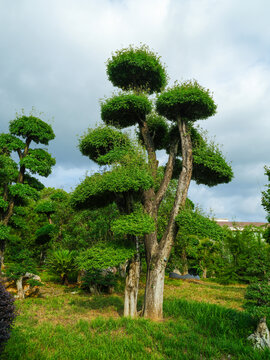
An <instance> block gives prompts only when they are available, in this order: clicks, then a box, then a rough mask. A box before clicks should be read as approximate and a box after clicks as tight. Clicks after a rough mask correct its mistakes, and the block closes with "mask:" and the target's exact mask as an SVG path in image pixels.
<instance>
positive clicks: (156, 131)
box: [138, 113, 179, 150]
mask: <svg viewBox="0 0 270 360" xmlns="http://www.w3.org/2000/svg"><path fill="white" fill-rule="evenodd" d="M146 123H147V126H148V129H149V132H150V135H151V138H152V140H153V144H154V147H155V149H156V150H161V149H165V148H166V146H168V142H170V141H169V140H168V131H169V130H168V128H169V126H168V124H167V121H166V119H165V118H164V117H163V116H160V115H157V114H155V113H150V114H149V115H148V116H147V117H146ZM138 137H139V141H141V142H143V137H142V134H141V133H140V132H138ZM178 138H179V134H178Z"/></svg>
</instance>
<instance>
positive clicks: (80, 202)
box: [71, 162, 153, 208]
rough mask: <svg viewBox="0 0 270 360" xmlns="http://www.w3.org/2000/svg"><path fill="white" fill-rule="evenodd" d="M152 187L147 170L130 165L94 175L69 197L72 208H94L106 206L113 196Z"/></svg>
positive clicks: (112, 199)
mask: <svg viewBox="0 0 270 360" xmlns="http://www.w3.org/2000/svg"><path fill="white" fill-rule="evenodd" d="M151 186H153V178H152V176H151V175H150V174H149V172H148V170H147V168H144V167H140V166H136V164H134V163H132V162H131V163H130V164H128V165H127V166H116V167H115V168H114V169H113V170H112V171H108V172H105V173H103V174H99V173H96V174H94V175H92V176H90V177H87V178H86V179H85V180H84V181H83V182H82V183H81V184H80V185H78V186H77V187H76V189H75V191H74V192H73V194H72V197H71V205H72V206H73V207H74V208H87V207H90V208H95V207H100V206H105V205H108V204H109V203H111V202H113V201H114V200H115V195H116V194H120V193H123V192H132V193H136V192H139V191H141V190H147V189H149V188H150V187H151Z"/></svg>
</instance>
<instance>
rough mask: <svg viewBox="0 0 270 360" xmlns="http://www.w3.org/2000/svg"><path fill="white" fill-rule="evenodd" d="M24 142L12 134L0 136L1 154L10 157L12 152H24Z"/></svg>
mask: <svg viewBox="0 0 270 360" xmlns="http://www.w3.org/2000/svg"><path fill="white" fill-rule="evenodd" d="M24 146H25V145H24V143H23V141H22V140H20V139H18V138H16V136H13V135H10V134H0V154H1V153H2V154H6V155H9V154H10V153H11V152H12V151H17V150H22V149H23V148H24Z"/></svg>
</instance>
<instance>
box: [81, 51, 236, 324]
mask: <svg viewBox="0 0 270 360" xmlns="http://www.w3.org/2000/svg"><path fill="white" fill-rule="evenodd" d="M107 73H108V76H109V79H110V80H111V81H112V83H113V85H115V86H117V87H119V88H120V89H122V90H123V92H122V93H119V94H117V95H114V96H113V97H112V98H108V99H105V100H103V102H102V103H101V118H102V120H103V121H104V122H105V124H107V125H108V126H114V127H116V128H118V129H120V130H122V129H124V128H126V127H129V126H132V125H135V126H136V127H137V132H138V134H139V139H141V143H142V145H143V147H144V148H145V150H146V152H147V157H148V174H149V173H150V179H151V180H150V179H149V181H147V186H141V187H140V191H139V192H138V191H137V193H136V196H137V199H139V200H140V202H141V203H142V206H143V213H145V214H147V215H148V216H150V217H151V218H152V220H153V222H154V223H155V230H154V231H152V232H151V233H145V235H144V245H145V254H146V262H147V278H146V288H145V299H144V308H143V314H144V316H145V317H149V318H153V319H159V318H161V317H162V305H163V288H164V276H165V268H166V264H167V260H168V258H169V255H170V252H171V249H172V246H173V243H174V238H175V235H176V232H177V227H176V223H175V218H176V216H177V214H178V212H179V208H180V207H183V206H184V205H185V202H186V197H187V191H188V187H189V184H190V180H191V177H192V168H193V161H194V163H195V164H197V171H196V174H195V173H194V177H195V175H196V180H197V181H198V182H199V183H204V184H209V185H210V186H214V185H217V184H219V183H222V182H229V181H230V180H231V178H232V170H231V167H230V166H229V165H228V164H227V163H226V162H225V160H224V158H223V157H222V154H221V153H220V152H217V151H216V148H215V147H214V146H211V145H209V144H207V143H206V142H205V141H204V139H203V137H202V136H201V135H200V134H199V132H198V131H197V130H196V129H195V128H194V122H195V121H196V120H199V119H206V118H208V117H209V116H212V115H214V114H215V112H216V105H215V103H214V101H213V99H212V96H211V94H210V92H209V90H206V89H204V88H203V87H201V86H200V85H199V84H198V83H197V82H196V81H187V82H184V83H182V84H177V85H175V86H174V87H173V88H171V89H168V90H167V91H165V92H163V93H161V94H160V95H159V96H158V98H157V101H156V108H155V111H156V113H158V116H157V115H156V113H155V112H153V111H154V109H153V102H152V101H150V99H149V98H148V95H149V94H153V93H160V92H161V91H163V90H164V88H165V86H166V84H167V74H166V71H165V68H164V66H163V65H162V64H161V62H160V59H159V57H158V56H157V55H156V54H155V53H153V52H152V51H150V50H149V49H148V48H147V47H146V46H141V47H139V48H135V47H134V48H133V47H129V48H127V49H123V50H120V51H117V52H116V53H115V54H114V55H113V56H112V58H111V59H109V60H108V62H107ZM193 148H194V156H193V155H192V150H193ZM160 149H165V150H166V151H167V153H168V161H167V164H166V166H165V168H163V169H159V166H158V160H157V154H156V151H157V150H160ZM100 155H102V154H101V153H100ZM179 157H180V158H181V161H179V162H178V165H179V166H178V167H177V169H176V166H175V165H176V159H177V158H179ZM179 160H180V159H179ZM144 166H145V165H144ZM121 169H122V168H119V169H118V168H116V170H115V171H117V172H118V173H119V177H118V178H117V179H118V181H119V183H116V182H114V184H115V187H114V188H112V186H111V180H110V179H111V176H112V175H106V176H107V178H106V176H104V175H96V179H95V180H97V181H101V180H100V179H101V178H102V187H103V190H104V191H103V194H105V191H107V190H108V187H110V189H113V191H114V192H115V193H120V192H121V191H122V190H121V189H123V186H122V182H123V181H124V179H127V177H126V175H124V173H121V172H123V170H121ZM136 169H138V167H136ZM174 170H177V171H174ZM131 171H132V172H134V169H133V168H132V169H130V172H129V174H130V175H132V178H133V177H134V175H133V174H132V172H131ZM136 171H139V170H136ZM120 173H121V175H120ZM173 175H174V176H175V175H176V176H177V178H178V185H177V191H176V194H175V201H174V205H173V207H172V210H171V214H170V217H169V221H168V224H167V227H166V229H165V230H164V233H163V235H162V237H161V239H160V241H158V229H157V228H158V227H157V220H158V210H159V207H160V204H161V203H162V201H163V198H164V195H165V193H166V190H167V188H168V186H169V183H170V181H171V179H172V177H173ZM107 179H109V180H107ZM87 182H89V180H87ZM124 183H125V181H124ZM109 184H110V185H109ZM129 184H130V181H129ZM134 185H135V184H134ZM96 186H97V185H95V184H94V180H91V186H90V182H89V186H88V187H87V188H88V189H90V187H91V189H97V187H96ZM98 186H99V185H98ZM84 189H86V187H84ZM125 189H127V187H125ZM128 190H131V187H130V188H129V189H128ZM76 191H77V190H76ZM91 191H94V192H96V190H91ZM91 191H90V190H88V194H86V191H83V189H82V188H81V190H80V192H81V193H83V194H84V195H83V196H84V199H86V198H88V204H90V203H92V202H94V201H95V202H96V201H98V203H99V204H101V203H102V202H104V198H103V197H102V199H101V197H99V198H98V199H97V197H96V193H95V200H94V198H93V196H92V193H91ZM125 191H126V190H125ZM77 196H79V193H77ZM80 196H81V195H80ZM114 197H115V195H114V194H112V193H110V192H109V191H107V196H106V201H107V200H109V199H110V200H111V199H112V198H114Z"/></svg>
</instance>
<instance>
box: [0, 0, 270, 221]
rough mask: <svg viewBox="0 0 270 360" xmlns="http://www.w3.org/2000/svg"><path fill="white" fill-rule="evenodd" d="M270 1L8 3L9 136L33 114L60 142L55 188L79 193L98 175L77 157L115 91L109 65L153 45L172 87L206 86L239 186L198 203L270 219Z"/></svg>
mask: <svg viewBox="0 0 270 360" xmlns="http://www.w3.org/2000/svg"><path fill="white" fill-rule="evenodd" d="M269 13H270V2H269V0H257V1H256V2H255V1H254V0H245V1H236V0H12V1H7V0H0V34H1V35H0V54H1V55H0V104H1V106H0V132H5V131H7V129H8V122H9V120H12V119H14V117H15V114H16V112H20V111H21V109H22V108H23V109H25V112H26V113H28V112H29V111H30V110H31V108H32V106H34V107H35V108H36V109H37V110H38V111H40V112H42V113H43V114H42V116H41V117H42V119H43V120H45V121H49V122H50V123H51V124H52V126H53V129H54V131H55V134H56V138H55V140H54V141H53V142H51V144H50V145H49V151H50V152H51V153H52V154H53V156H54V157H55V158H56V161H57V165H56V166H55V168H54V171H53V173H52V175H50V177H49V178H47V179H44V181H43V182H44V184H45V185H46V186H53V187H61V188H64V189H65V190H67V191H69V190H70V189H71V188H74V187H75V186H76V185H77V184H78V183H79V182H80V181H81V180H82V179H83V178H84V176H85V174H86V172H87V171H89V172H91V171H95V170H96V169H97V167H96V166H95V165H94V164H93V163H92V162H90V160H89V159H87V158H85V157H83V156H82V155H81V154H80V152H79V150H78V149H77V144H78V137H79V136H80V135H82V134H83V132H84V131H85V130H86V129H87V128H88V127H93V126H95V125H96V124H97V123H99V122H100V105H99V100H100V99H101V98H103V97H104V96H110V94H111V93H112V91H113V90H114V89H113V87H112V85H111V84H110V83H109V81H108V80H107V77H106V68H105V62H106V60H107V59H108V58H109V57H110V56H111V54H112V52H114V51H115V50H117V49H121V48H123V47H127V46H128V45H129V44H134V45H139V44H140V43H144V44H147V45H149V47H150V48H151V49H153V50H154V51H155V52H157V53H158V54H159V55H160V56H161V60H162V62H163V63H165V64H166V65H167V71H168V74H169V77H170V84H172V83H173V82H174V81H175V80H180V81H181V80H186V79H197V80H198V81H199V83H200V84H201V85H202V86H204V87H206V88H209V89H210V90H211V91H213V94H214V99H215V101H216V103H217V104H218V114H217V115H216V116H215V117H213V118H210V119H208V120H206V121H201V122H200V123H201V126H202V127H203V128H205V129H208V131H209V136H210V137H215V141H216V142H217V143H219V144H222V145H223V147H222V149H223V152H224V154H225V155H226V158H227V160H229V161H231V164H232V167H233V170H234V174H235V177H234V180H233V181H232V182H231V183H230V184H226V185H219V186H217V187H215V188H207V187H205V186H198V185H196V184H192V185H191V187H190V191H189V197H190V198H191V199H192V200H193V201H194V202H195V203H198V204H199V205H200V206H201V207H202V208H203V209H204V210H205V211H206V212H208V213H209V211H212V213H213V214H214V215H215V216H216V217H219V218H220V217H221V218H228V219H230V220H242V221H265V213H264V211H263V209H262V206H261V204H260V200H261V191H262V190H263V189H264V185H265V184H266V182H267V178H266V176H265V175H264V165H270V121H269V105H270V22H269Z"/></svg>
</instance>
